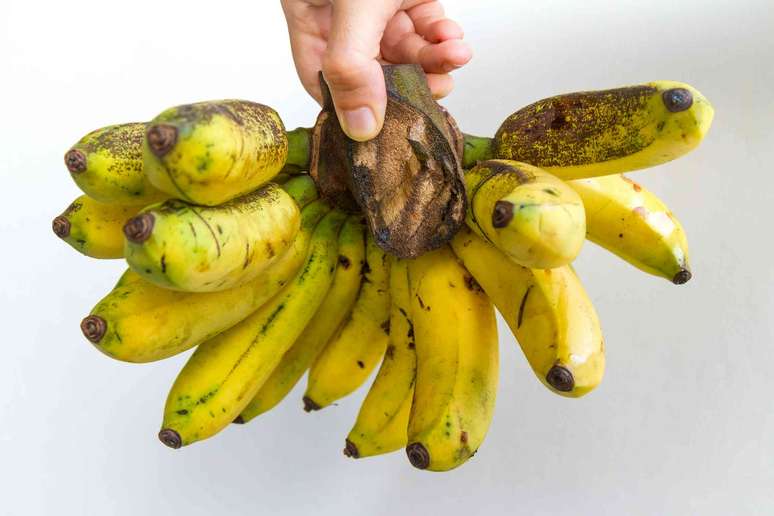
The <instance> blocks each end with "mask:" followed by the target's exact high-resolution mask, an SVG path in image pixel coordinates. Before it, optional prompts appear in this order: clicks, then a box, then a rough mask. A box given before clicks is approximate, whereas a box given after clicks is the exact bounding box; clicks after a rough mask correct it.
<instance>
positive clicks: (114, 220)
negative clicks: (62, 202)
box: [51, 195, 142, 258]
mask: <svg viewBox="0 0 774 516" xmlns="http://www.w3.org/2000/svg"><path fill="white" fill-rule="evenodd" d="M141 209H142V206H125V205H122V204H105V203H101V202H98V201H95V200H94V199H92V198H90V197H89V196H88V195H81V196H80V197H78V198H77V199H75V200H74V201H73V202H72V203H70V206H68V207H67V209H66V210H65V211H64V212H63V213H62V214H61V215H59V216H58V217H56V218H55V219H54V220H53V222H52V223H51V227H52V229H53V230H54V234H55V235H56V236H58V237H59V238H61V239H62V240H64V241H65V242H67V243H68V244H70V246H72V248H73V249H75V250H76V251H78V252H79V253H81V254H85V255H86V256H91V257H92V258H122V257H123V256H124V234H123V233H122V232H121V228H122V227H123V226H124V223H125V222H126V221H127V220H128V219H130V218H132V217H133V216H134V215H136V214H137V212H138V211H140V210H141Z"/></svg>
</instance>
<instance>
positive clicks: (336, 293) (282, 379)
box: [236, 215, 366, 423]
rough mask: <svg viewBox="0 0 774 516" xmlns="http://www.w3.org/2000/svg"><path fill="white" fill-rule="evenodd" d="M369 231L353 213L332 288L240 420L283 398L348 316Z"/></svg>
mask: <svg viewBox="0 0 774 516" xmlns="http://www.w3.org/2000/svg"><path fill="white" fill-rule="evenodd" d="M365 231H366V227H365V225H364V223H363V221H362V219H361V217H360V216H354V215H353V216H352V217H350V218H349V219H347V222H346V223H344V226H343V227H342V228H341V233H339V259H338V263H337V265H336V273H335V274H334V276H333V284H332V285H331V288H330V290H329V291H328V293H327V294H326V295H325V299H324V300H323V302H322V304H321V305H320V308H318V309H317V313H315V314H314V317H313V318H312V320H311V321H310V322H309V324H308V325H307V326H306V328H304V332H303V333H302V334H301V336H300V337H298V340H296V341H295V342H294V343H293V346H292V347H291V348H290V349H289V350H287V351H286V352H285V355H284V356H283V357H282V360H281V361H280V363H279V364H278V365H277V368H276V369H275V370H274V371H272V373H271V376H269V379H268V380H266V383H264V384H263V385H262V386H261V388H260V389H259V390H258V393H257V394H256V395H255V397H254V398H253V399H252V400H251V401H250V403H248V405H247V406H246V407H245V408H244V410H242V413H241V414H240V415H239V418H238V419H237V421H236V422H237V423H246V422H248V421H250V420H251V419H253V418H254V417H256V416H258V415H260V414H263V413H264V412H266V411H268V410H270V409H272V408H273V407H275V406H276V405H277V404H278V403H279V402H280V401H282V400H283V399H284V398H285V396H287V394H288V393H289V392H290V391H291V390H292V389H293V387H294V386H295V385H296V383H297V382H298V380H299V379H300V378H301V376H303V374H304V373H305V372H306V370H307V369H309V366H310V365H311V364H312V362H313V361H314V359H315V358H316V357H317V355H318V354H319V353H320V351H321V350H322V348H323V347H324V346H325V344H326V343H327V342H328V341H329V340H330V338H331V337H332V336H333V335H334V333H335V332H336V329H337V328H338V327H339V325H340V324H341V323H342V321H344V319H345V318H346V317H347V315H348V314H349V312H350V310H351V309H352V305H353V304H354V302H355V299H356V298H357V293H358V290H359V289H360V280H361V271H362V268H363V264H364V263H365Z"/></svg>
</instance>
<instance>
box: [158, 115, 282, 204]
mask: <svg viewBox="0 0 774 516" xmlns="http://www.w3.org/2000/svg"><path fill="white" fill-rule="evenodd" d="M287 156H288V139H287V136H286V134H285V127H284V126H283V124H282V120H281V119H280V117H279V115H278V114H277V112H276V111H274V110H273V109H271V108H270V107H268V106H264V105H262V104H257V103H255V102H248V101H245V100H219V101H210V102H199V103H196V104H186V105H183V106H177V107H174V108H170V109H168V110H166V111H164V112H163V113H161V114H160V115H158V116H157V117H156V118H154V119H153V120H152V121H151V122H150V123H149V124H148V130H147V135H146V139H145V145H144V152H143V158H144V165H145V172H146V174H147V175H148V177H149V178H150V181H151V183H153V184H154V185H155V186H156V187H157V188H158V189H159V190H162V191H164V192H166V193H168V194H169V195H170V196H173V197H178V198H180V199H183V200H185V201H188V202H192V203H194V204H204V205H208V206H214V205H216V204H221V203H223V202H225V201H228V200H230V199H233V198H235V197H238V196H240V195H242V194H245V193H247V192H250V191H252V190H255V189H256V188H257V187H259V186H261V185H262V184H263V183H265V182H267V181H268V180H270V179H271V178H272V177H274V176H275V175H276V174H277V173H278V172H279V171H280V169H282V167H283V165H284V164H285V160H286V158H287Z"/></svg>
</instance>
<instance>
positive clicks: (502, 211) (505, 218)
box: [492, 201, 513, 229]
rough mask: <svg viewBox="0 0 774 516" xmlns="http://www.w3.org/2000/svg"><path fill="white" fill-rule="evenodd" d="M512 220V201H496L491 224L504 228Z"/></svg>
mask: <svg viewBox="0 0 774 516" xmlns="http://www.w3.org/2000/svg"><path fill="white" fill-rule="evenodd" d="M511 220H513V203H510V202H508V201H497V202H496V203H495V206H494V210H493V211H492V226H494V227H496V228H498V229H499V228H504V227H505V226H507V225H508V224H509V223H510V222H511Z"/></svg>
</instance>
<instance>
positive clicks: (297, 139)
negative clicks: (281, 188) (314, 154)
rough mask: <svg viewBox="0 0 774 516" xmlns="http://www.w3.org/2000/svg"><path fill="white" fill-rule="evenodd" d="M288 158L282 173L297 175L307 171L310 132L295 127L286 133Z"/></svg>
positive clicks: (303, 128)
mask: <svg viewBox="0 0 774 516" xmlns="http://www.w3.org/2000/svg"><path fill="white" fill-rule="evenodd" d="M287 137H288V158H287V160H285V166H284V167H283V168H282V171H283V172H288V173H291V174H297V173H299V172H307V171H308V170H309V150H310V148H311V143H310V142H311V138H312V130H311V129H309V128H306V127H297V128H296V129H293V130H292V131H288V132H287Z"/></svg>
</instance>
